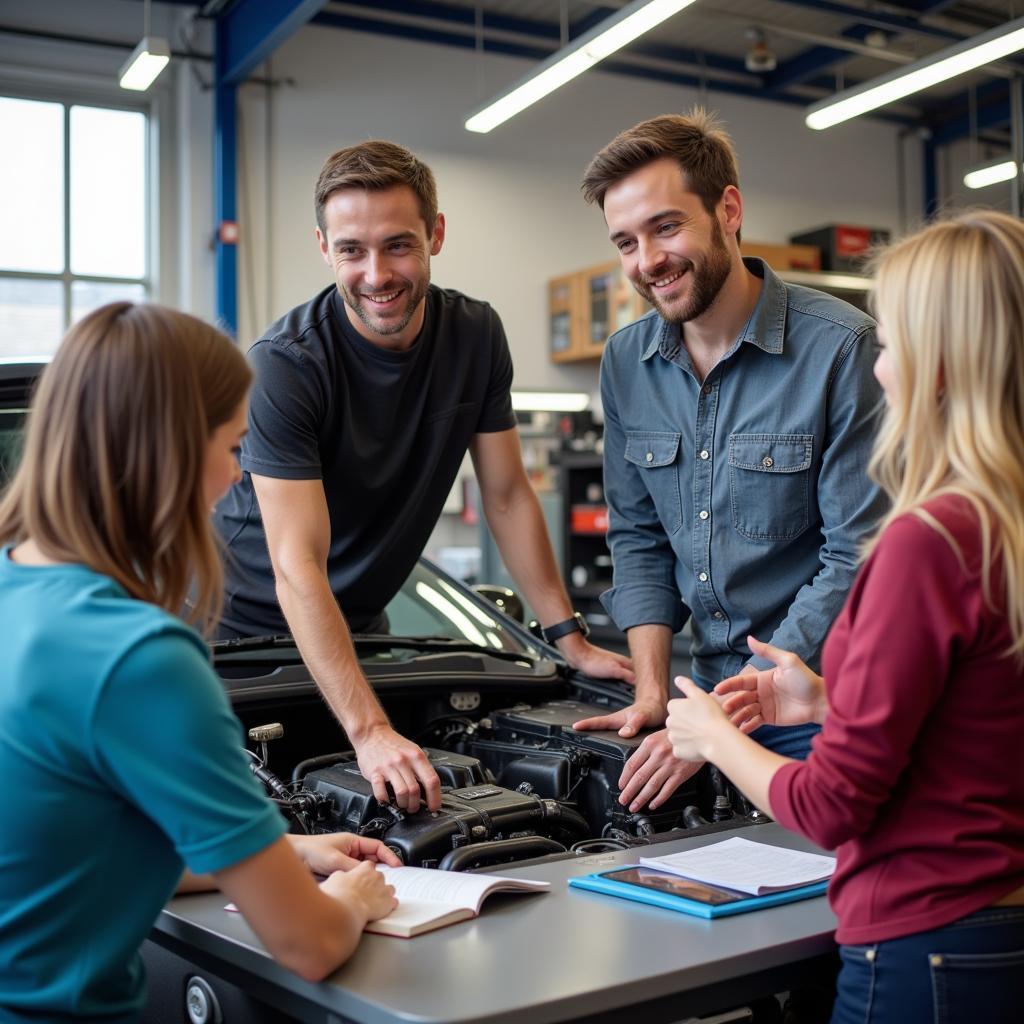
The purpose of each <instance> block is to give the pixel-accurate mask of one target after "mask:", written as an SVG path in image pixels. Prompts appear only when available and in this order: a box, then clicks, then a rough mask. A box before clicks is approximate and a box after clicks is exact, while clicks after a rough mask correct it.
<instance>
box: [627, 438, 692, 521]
mask: <svg viewBox="0 0 1024 1024" xmlns="http://www.w3.org/2000/svg"><path fill="white" fill-rule="evenodd" d="M681 440H682V435H681V434H671V433H662V432H655V431H647V430H627V431H626V448H625V451H624V452H623V454H624V456H625V458H626V461H627V462H630V463H632V464H633V465H634V466H636V467H637V468H638V469H640V470H643V472H642V473H640V478H641V479H642V480H643V482H644V485H645V486H646V488H647V493H648V494H650V496H651V500H652V501H653V502H654V507H655V508H656V509H657V510H658V518H659V519H660V520H661V525H662V526H663V527H664V529H665V532H666V533H675V532H676V530H678V529H679V527H680V526H682V525H683V505H682V501H681V499H680V496H679V468H680V467H679V443H680V441H681Z"/></svg>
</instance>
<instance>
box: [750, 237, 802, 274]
mask: <svg viewBox="0 0 1024 1024" xmlns="http://www.w3.org/2000/svg"><path fill="white" fill-rule="evenodd" d="M740 253H741V254H742V255H744V256H757V257H758V258H759V259H762V260H764V261H765V263H767V264H768V266H769V267H771V268H772V270H821V250H820V249H818V247H817V246H815V245H769V244H767V243H765V242H748V241H747V240H746V239H744V240H743V241H742V242H740Z"/></svg>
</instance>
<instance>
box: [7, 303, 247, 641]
mask: <svg viewBox="0 0 1024 1024" xmlns="http://www.w3.org/2000/svg"><path fill="white" fill-rule="evenodd" d="M251 380H252V371H251V370H250V369H249V366H248V364H247V363H246V361H245V357H244V356H243V355H242V353H241V352H240V351H239V350H238V348H237V346H235V344H234V343H233V342H232V341H231V340H230V339H229V338H227V337H226V336H225V335H223V334H221V332H220V331H218V330H217V329H216V328H214V327H211V326H210V325H209V324H207V323H204V322H203V321H202V320H198V319H196V317H193V316H188V315H187V314H186V313H179V312H177V311H175V310H173V309H167V308H166V307H163V306H156V305H150V304H145V303H140V304H135V303H131V302H114V303H111V304H109V305H107V306H103V307H101V308H100V309H97V310H95V311H94V312H92V313H90V314H89V315H88V316H86V317H83V318H82V319H81V320H80V321H78V323H76V324H75V325H74V326H73V327H72V328H71V329H70V330H69V331H68V333H67V335H66V336H65V337H64V340H63V341H62V342H61V345H60V347H59V348H58V349H57V353H56V355H55V356H54V357H53V361H52V362H51V363H50V365H49V366H48V367H47V368H46V369H45V370H44V371H43V374H42V376H41V378H40V381H39V386H38V387H37V389H36V393H35V396H34V398H33V400H32V405H31V409H30V411H29V415H28V425H27V428H26V432H25V447H24V452H23V455H22V458H21V462H20V464H19V466H18V469H17V471H16V473H15V475H14V478H13V480H12V481H11V484H10V486H9V488H8V490H7V492H6V494H4V496H3V500H2V501H0V541H3V542H10V543H20V542H21V541H23V540H26V539H28V538H31V539H32V540H33V541H35V543H36V544H37V545H38V546H39V548H40V550H41V551H42V552H43V553H44V554H45V555H46V556H47V557H49V558H54V559H56V560H58V561H61V562H78V563H81V564H84V565H87V566H89V567H90V568H91V569H94V570H95V571H96V572H99V573H103V574H104V575H105V576H109V577H111V578H112V579H114V580H116V581H117V582H118V583H119V584H120V585H121V586H122V587H124V589H125V590H126V591H127V592H128V593H129V594H130V595H131V596H132V597H134V598H137V599H139V600H141V601H148V602H150V603H151V604H155V605H158V606H160V607H161V608H164V609H166V610H167V611H170V612H172V613H174V614H178V613H179V612H180V610H181V608H182V606H183V605H184V602H185V598H186V596H187V594H188V592H189V587H190V584H192V585H193V588H192V593H193V601H192V605H193V608H194V615H193V616H192V618H193V619H194V620H196V621H198V623H199V624H200V625H201V627H202V628H204V629H208V628H209V627H210V626H211V625H212V624H213V623H214V621H215V619H216V617H217V616H218V615H219V612H220V598H221V588H222V579H223V576H222V569H221V560H220V552H219V549H218V546H217V544H216V542H215V540H214V536H213V532H212V527H211V525H210V510H209V508H208V507H207V502H206V498H205V495H204V493H203V465H204V461H205V456H206V445H207V441H208V440H209V437H210V435H211V434H212V433H213V431H214V430H216V429H217V427H219V426H221V425H223V424H224V423H227V422H228V421H229V420H230V419H231V418H232V417H233V416H234V415H235V412H236V411H237V409H238V407H239V404H240V403H241V402H242V401H243V400H244V398H245V396H246V393H247V391H248V389H249V384H250V382H251Z"/></svg>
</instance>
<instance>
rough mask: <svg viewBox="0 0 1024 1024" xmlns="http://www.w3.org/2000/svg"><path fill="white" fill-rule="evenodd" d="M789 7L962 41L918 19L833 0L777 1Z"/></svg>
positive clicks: (944, 30) (874, 25)
mask: <svg viewBox="0 0 1024 1024" xmlns="http://www.w3.org/2000/svg"><path fill="white" fill-rule="evenodd" d="M779 2H780V3H784V4H787V5H788V6H790V7H805V8H810V9H812V10H815V11H819V12H822V13H825V14H837V15H840V16H841V17H844V18H848V19H849V20H850V21H851V22H860V23H863V24H865V25H871V26H872V27H873V28H881V29H886V30H887V31H889V32H912V33H914V34H915V35H923V36H931V37H932V38H933V39H942V40H944V41H945V42H959V41H960V40H961V39H964V38H965V36H964V34H963V33H959V32H952V31H950V30H949V29H945V28H939V27H937V26H935V25H928V24H926V23H925V22H924V21H922V20H921V18H920V17H901V16H900V15H896V14H885V13H883V12H881V11H876V10H865V9H864V8H863V7H854V6H852V5H851V4H842V3H836V2H834V0H779Z"/></svg>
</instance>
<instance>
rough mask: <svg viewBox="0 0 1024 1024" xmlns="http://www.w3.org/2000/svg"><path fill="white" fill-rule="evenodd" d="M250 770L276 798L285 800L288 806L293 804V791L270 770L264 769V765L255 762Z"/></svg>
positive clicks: (250, 766)
mask: <svg viewBox="0 0 1024 1024" xmlns="http://www.w3.org/2000/svg"><path fill="white" fill-rule="evenodd" d="M249 769H250V770H251V771H252V773H253V775H255V776H256V778H257V779H259V780H260V782H262V783H263V785H264V786H266V787H267V789H269V790H270V792H271V793H273V794H274V796H276V797H277V798H278V799H279V800H283V801H284V802H285V803H286V804H289V805H290V804H291V802H292V794H291V791H290V790H289V789H288V787H287V786H286V785H285V784H284V783H283V782H282V781H281V780H280V779H279V778H278V777H277V776H276V775H275V774H274V773H273V772H272V771H271V770H270V769H269V768H264V767H263V765H261V764H259V763H258V762H256V761H253V762H252V764H250V765H249Z"/></svg>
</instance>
